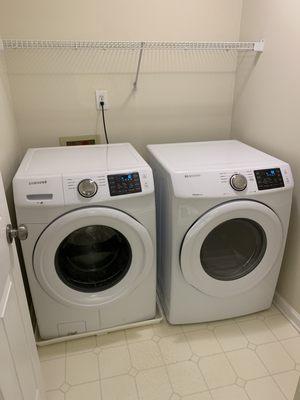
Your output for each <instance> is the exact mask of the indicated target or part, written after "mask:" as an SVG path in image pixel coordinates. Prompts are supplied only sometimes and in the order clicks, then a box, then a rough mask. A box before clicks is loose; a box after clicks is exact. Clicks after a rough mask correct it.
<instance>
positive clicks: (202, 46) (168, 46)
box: [2, 39, 264, 52]
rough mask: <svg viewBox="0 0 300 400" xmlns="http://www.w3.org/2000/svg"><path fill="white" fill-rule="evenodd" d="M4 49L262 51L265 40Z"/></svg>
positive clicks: (21, 43) (6, 43) (25, 43)
mask: <svg viewBox="0 0 300 400" xmlns="http://www.w3.org/2000/svg"><path fill="white" fill-rule="evenodd" d="M2 43H3V47H4V49H75V50H76V49H100V50H113V49H119V50H141V49H143V50H236V51H257V52H262V51H263V46H264V42H263V41H258V42H151V41H147V42H142V41H107V42H98V41H85V40H80V41H78V40H18V39H3V40H2Z"/></svg>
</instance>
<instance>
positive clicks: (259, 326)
mask: <svg viewBox="0 0 300 400" xmlns="http://www.w3.org/2000/svg"><path fill="white" fill-rule="evenodd" d="M239 326H240V328H241V330H242V332H243V333H244V335H245V336H246V338H247V339H248V340H249V342H250V343H253V344H256V345H259V344H263V343H270V342H274V341H276V337H275V336H274V335H273V333H272V332H271V330H270V329H269V328H268V327H267V326H266V324H265V323H264V322H263V321H260V320H258V319H255V320H250V321H243V322H239Z"/></svg>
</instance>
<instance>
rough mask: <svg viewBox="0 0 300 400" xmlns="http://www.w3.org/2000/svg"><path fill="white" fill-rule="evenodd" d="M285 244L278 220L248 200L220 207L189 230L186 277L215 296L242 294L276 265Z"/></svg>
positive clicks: (183, 263)
mask: <svg viewBox="0 0 300 400" xmlns="http://www.w3.org/2000/svg"><path fill="white" fill-rule="evenodd" d="M282 243H283V228H282V224H281V221H280V219H279V218H278V216H277V215H276V214H275V213H274V211H273V210H271V209H270V208H269V207H268V206H266V205H264V204H262V203H259V202H256V201H250V200H235V201H231V202H227V203H223V204H220V205H218V206H217V207H214V208H212V209H211V210H209V211H207V212H206V213H205V214H203V216H201V217H200V218H199V219H198V220H197V221H195V223H194V224H193V225H192V226H191V227H190V229H189V230H188V231H187V233H186V235H185V237H184V239H183V242H182V246H181V252H180V267H181V271H182V274H183V277H184V279H185V280H186V282H187V283H189V284H190V285H192V286H193V287H194V288H196V289H197V290H200V291H201V292H203V293H206V294H208V295H210V296H214V297H227V296H233V295H235V294H239V293H243V292H245V291H247V290H249V289H250V288H252V287H253V286H255V285H257V284H258V283H259V282H260V281H261V280H262V279H263V278H264V277H265V276H266V275H267V274H268V273H269V272H270V270H271V269H272V268H273V267H274V265H275V262H276V260H277V258H278V256H279V254H280V251H281V249H282Z"/></svg>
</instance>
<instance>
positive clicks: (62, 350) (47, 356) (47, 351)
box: [38, 342, 66, 361]
mask: <svg viewBox="0 0 300 400" xmlns="http://www.w3.org/2000/svg"><path fill="white" fill-rule="evenodd" d="M38 353H39V357H40V360H41V361H45V360H52V359H54V358H62V357H64V356H65V355H66V343H65V342H62V343H56V344H50V345H48V346H41V347H38Z"/></svg>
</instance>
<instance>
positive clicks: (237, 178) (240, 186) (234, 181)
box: [230, 174, 247, 192]
mask: <svg viewBox="0 0 300 400" xmlns="http://www.w3.org/2000/svg"><path fill="white" fill-rule="evenodd" d="M230 185H231V187H232V188H233V189H234V190H237V191H238V192H241V191H243V190H245V189H246V187H247V178H246V177H245V176H244V175H242V174H234V175H232V177H231V178H230Z"/></svg>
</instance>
